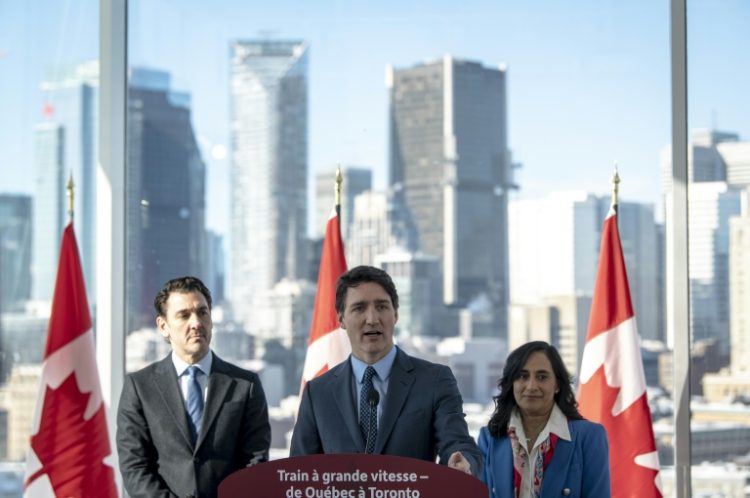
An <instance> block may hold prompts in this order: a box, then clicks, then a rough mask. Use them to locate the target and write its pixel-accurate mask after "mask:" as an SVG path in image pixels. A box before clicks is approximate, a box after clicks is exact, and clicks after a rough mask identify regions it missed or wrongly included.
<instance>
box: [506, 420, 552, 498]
mask: <svg viewBox="0 0 750 498" xmlns="http://www.w3.org/2000/svg"><path fill="white" fill-rule="evenodd" d="M508 437H509V438H510V445H511V448H513V496H514V497H515V498H518V497H519V496H520V494H521V480H522V479H523V478H524V477H525V476H526V475H528V472H525V470H526V468H528V466H529V453H528V452H527V451H526V449H525V448H524V447H523V445H521V442H520V441H519V440H518V435H517V434H516V428H515V427H508ZM557 439H558V438H557V435H556V434H550V435H548V436H547V439H545V440H544V441H542V443H541V444H540V445H539V452H538V453H537V456H536V459H535V461H534V482H533V484H532V486H531V492H532V494H533V497H534V498H540V497H541V495H542V494H541V493H542V478H543V475H544V470H545V469H546V468H547V465H549V462H550V460H552V455H553V454H554V453H555V445H556V444H557Z"/></svg>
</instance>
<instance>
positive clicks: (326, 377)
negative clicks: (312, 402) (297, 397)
mask: <svg viewBox="0 0 750 498" xmlns="http://www.w3.org/2000/svg"><path fill="white" fill-rule="evenodd" d="M349 365H351V361H350V360H349V358H347V359H345V360H344V361H342V362H341V363H339V364H337V365H336V366H334V367H333V368H331V369H330V370H328V371H327V372H325V373H323V374H320V375H318V376H317V377H315V378H314V379H312V380H309V381H307V383H308V384H310V389H320V388H321V387H323V386H327V385H328V384H330V383H331V382H332V381H333V379H335V378H337V377H338V376H339V375H342V374H344V373H345V372H346V370H347V368H348V367H349Z"/></svg>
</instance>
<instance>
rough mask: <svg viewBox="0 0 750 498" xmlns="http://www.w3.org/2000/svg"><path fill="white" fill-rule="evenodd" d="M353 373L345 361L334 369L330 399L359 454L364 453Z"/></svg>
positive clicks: (348, 362) (363, 439)
mask: <svg viewBox="0 0 750 498" xmlns="http://www.w3.org/2000/svg"><path fill="white" fill-rule="evenodd" d="M353 378H354V373H352V362H351V361H350V360H349V359H347V360H345V361H344V362H343V363H341V364H340V365H339V366H337V367H336V368H335V369H334V372H333V382H331V384H330V385H331V397H332V398H333V399H334V400H335V401H336V406H337V407H338V409H339V412H340V413H341V418H342V419H343V420H344V424H345V425H346V428H347V430H348V431H349V435H350V436H351V437H352V441H354V443H355V444H356V446H357V450H358V451H359V452H364V451H365V438H364V437H363V436H362V430H361V429H360V428H359V417H358V415H357V410H356V408H355V407H356V406H357V405H356V403H355V400H354V395H353V393H354V391H355V389H354V388H353V386H352V382H353Z"/></svg>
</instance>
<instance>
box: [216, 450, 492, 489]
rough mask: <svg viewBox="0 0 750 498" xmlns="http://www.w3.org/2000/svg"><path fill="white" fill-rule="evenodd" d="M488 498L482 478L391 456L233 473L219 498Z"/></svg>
mask: <svg viewBox="0 0 750 498" xmlns="http://www.w3.org/2000/svg"><path fill="white" fill-rule="evenodd" d="M256 496H257V497H263V498H276V497H278V498H433V497H434V498H444V497H446V496H460V497H462V498H487V496H489V491H488V490H487V487H486V486H485V485H484V484H483V483H482V482H481V481H480V480H478V479H476V478H475V477H473V476H470V475H468V474H465V473H463V472H460V471H458V470H455V469H451V468H449V467H446V466H444V465H438V464H435V463H432V462H426V461H424V460H416V459H414V458H405V457H398V456H390V455H366V454H361V453H357V454H336V455H308V456H302V457H295V458H284V459H282V460H273V461H271V462H266V463H261V464H258V465H255V466H253V467H248V468H245V469H242V470H238V471H237V472H235V473H233V474H231V475H230V476H229V477H227V478H226V479H224V481H222V483H221V485H219V498H248V497H256Z"/></svg>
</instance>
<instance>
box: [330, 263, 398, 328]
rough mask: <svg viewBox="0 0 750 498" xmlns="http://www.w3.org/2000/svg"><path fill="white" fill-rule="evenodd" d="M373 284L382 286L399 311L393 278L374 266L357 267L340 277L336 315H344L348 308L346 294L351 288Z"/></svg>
mask: <svg viewBox="0 0 750 498" xmlns="http://www.w3.org/2000/svg"><path fill="white" fill-rule="evenodd" d="M365 282H373V283H376V284H378V285H380V286H381V287H382V288H383V290H385V292H387V293H388V295H389V296H390V298H391V304H393V308H394V309H398V292H396V285H395V284H394V283H393V280H392V279H391V276H390V275H388V274H387V273H386V272H385V271H383V270H381V269H380V268H375V267H374V266H355V267H354V268H352V269H351V270H349V271H348V272H346V273H344V274H343V275H341V276H340V277H339V280H338V282H336V314H338V315H339V316H341V315H343V314H344V307H345V306H346V292H347V291H348V290H349V288H350V287H357V286H358V285H359V284H361V283H365Z"/></svg>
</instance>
